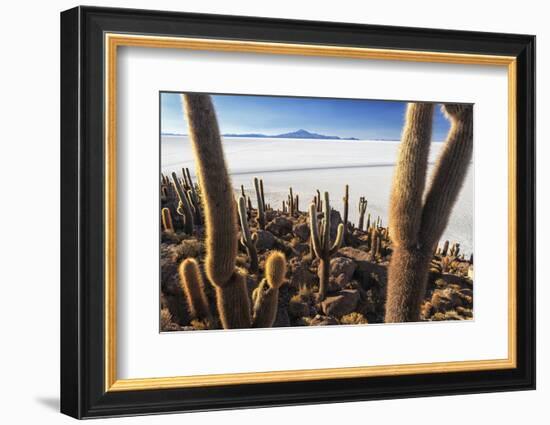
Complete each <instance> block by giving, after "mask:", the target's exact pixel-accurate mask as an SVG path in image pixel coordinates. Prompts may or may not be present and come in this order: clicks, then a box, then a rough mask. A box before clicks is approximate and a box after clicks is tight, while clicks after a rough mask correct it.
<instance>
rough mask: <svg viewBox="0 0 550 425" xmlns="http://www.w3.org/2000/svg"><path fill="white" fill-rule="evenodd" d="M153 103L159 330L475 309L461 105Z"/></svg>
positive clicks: (418, 316) (242, 99)
mask: <svg viewBox="0 0 550 425" xmlns="http://www.w3.org/2000/svg"><path fill="white" fill-rule="evenodd" d="M160 97H161V99H160V104H161V112H160V114H161V117H160V121H161V135H160V149H161V183H160V199H161V205H160V211H159V213H160V223H161V236H160V244H161V245H160V253H161V254H160V274H161V288H160V290H161V297H160V300H161V302H160V326H161V331H191V330H209V329H235V328H269V327H292V326H324V325H368V324H380V323H395V322H417V321H422V322H426V321H442V320H471V319H472V318H473V267H474V266H473V258H474V256H473V167H472V165H471V162H472V151H473V140H472V139H473V135H472V125H473V124H472V120H473V105H468V104H438V103H415V102H402V101H384V100H358V99H332V98H302V97H280V96H252V95H228V94H202V93H173V92H162V93H161V94H160Z"/></svg>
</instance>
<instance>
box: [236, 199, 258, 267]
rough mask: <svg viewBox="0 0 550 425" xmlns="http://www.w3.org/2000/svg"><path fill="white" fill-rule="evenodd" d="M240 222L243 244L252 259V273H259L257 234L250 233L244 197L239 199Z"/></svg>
mask: <svg viewBox="0 0 550 425" xmlns="http://www.w3.org/2000/svg"><path fill="white" fill-rule="evenodd" d="M239 221H240V223H241V230H242V232H241V243H242V244H243V245H244V246H245V248H246V252H247V253H248V258H249V259H250V268H249V270H250V273H256V272H257V271H258V251H257V250H256V241H257V238H258V236H257V234H256V233H254V234H253V235H252V234H251V233H250V227H249V226H248V216H247V213H246V201H245V199H244V197H243V196H241V197H240V198H239Z"/></svg>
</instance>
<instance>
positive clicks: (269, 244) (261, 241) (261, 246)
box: [256, 229, 275, 251]
mask: <svg viewBox="0 0 550 425" xmlns="http://www.w3.org/2000/svg"><path fill="white" fill-rule="evenodd" d="M256 235H258V240H257V242H256V249H257V250H258V251H266V250H268V249H271V248H273V245H274V244H275V236H273V235H272V234H271V233H270V232H268V231H266V230H261V229H258V230H256Z"/></svg>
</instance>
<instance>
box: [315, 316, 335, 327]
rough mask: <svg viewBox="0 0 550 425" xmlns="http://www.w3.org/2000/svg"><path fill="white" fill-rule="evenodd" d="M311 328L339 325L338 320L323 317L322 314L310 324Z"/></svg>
mask: <svg viewBox="0 0 550 425" xmlns="http://www.w3.org/2000/svg"><path fill="white" fill-rule="evenodd" d="M309 325H310V326H326V325H338V320H336V319H335V318H334V317H326V316H321V315H320V314H317V315H316V316H315V317H314V318H313V319H311V320H310V322H309Z"/></svg>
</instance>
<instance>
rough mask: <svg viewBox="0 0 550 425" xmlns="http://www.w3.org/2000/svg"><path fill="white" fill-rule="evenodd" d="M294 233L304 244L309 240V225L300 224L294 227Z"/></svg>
mask: <svg viewBox="0 0 550 425" xmlns="http://www.w3.org/2000/svg"><path fill="white" fill-rule="evenodd" d="M293 232H294V234H295V235H296V236H298V237H299V238H300V239H301V240H303V241H304V242H307V241H308V240H309V225H308V224H307V223H298V224H297V225H295V226H294V229H293Z"/></svg>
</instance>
